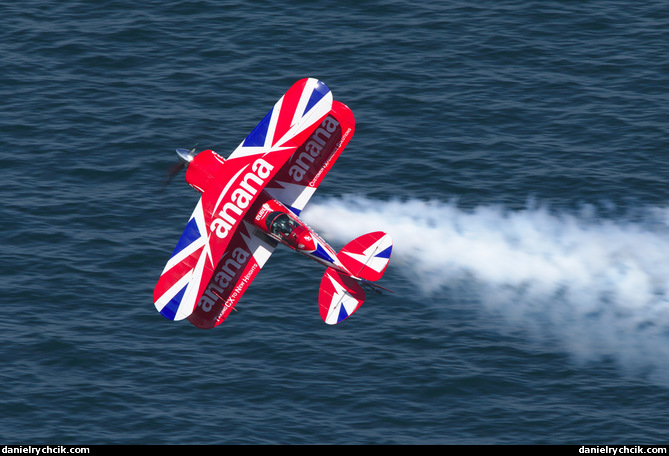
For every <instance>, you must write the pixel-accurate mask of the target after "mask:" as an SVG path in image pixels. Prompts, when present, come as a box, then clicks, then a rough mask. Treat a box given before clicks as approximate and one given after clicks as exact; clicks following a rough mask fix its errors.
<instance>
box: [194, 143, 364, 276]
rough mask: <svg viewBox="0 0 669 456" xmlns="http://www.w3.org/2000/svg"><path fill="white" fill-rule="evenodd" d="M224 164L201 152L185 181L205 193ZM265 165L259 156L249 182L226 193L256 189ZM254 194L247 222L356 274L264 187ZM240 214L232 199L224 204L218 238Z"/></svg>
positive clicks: (216, 230) (216, 225)
mask: <svg viewBox="0 0 669 456" xmlns="http://www.w3.org/2000/svg"><path fill="white" fill-rule="evenodd" d="M256 165H257V166H256ZM224 166H225V159H224V158H222V157H221V156H220V155H218V154H216V153H215V152H213V151H211V150H205V151H202V152H200V153H199V154H197V155H196V156H194V157H192V158H189V161H188V168H187V170H186V181H187V182H188V183H189V184H190V185H191V186H192V187H193V188H195V189H196V190H198V191H199V192H200V193H203V192H204V191H205V190H206V189H208V188H210V187H212V186H211V183H212V181H213V180H215V178H216V176H217V175H218V173H219V171H220V169H221V168H222V167H224ZM264 166H265V165H263V163H262V159H259V160H258V161H256V162H255V163H254V165H253V166H252V168H251V170H249V172H248V173H247V176H248V179H249V181H248V182H247V181H246V180H242V181H241V182H240V188H239V189H236V190H234V189H228V188H227V187H225V189H223V193H225V192H226V191H228V192H231V193H235V192H237V193H240V194H241V193H242V192H253V190H254V187H253V186H252V184H254V183H256V181H260V182H261V184H262V180H261V179H263V178H264V176H265V171H266V168H264ZM245 179H246V178H245ZM263 185H264V184H263ZM233 190H234V191H233ZM253 197H254V198H255V200H254V202H253V205H252V206H251V207H250V208H249V210H248V211H247V212H246V214H245V215H244V216H243V219H244V220H245V221H246V222H248V223H250V224H252V225H254V226H255V227H256V228H258V229H259V230H260V231H262V232H263V233H265V234H266V235H268V236H269V237H271V238H272V239H274V240H276V241H278V242H280V243H282V244H284V245H286V246H288V247H290V248H291V249H293V250H295V251H297V252H299V253H301V254H303V255H305V256H307V257H309V258H311V259H312V260H314V261H316V262H318V263H320V264H322V265H324V266H326V267H331V268H334V269H336V270H337V271H339V272H342V273H344V274H347V275H349V276H354V274H352V273H351V272H350V271H349V270H348V269H347V268H346V267H345V266H344V265H343V264H342V263H341V261H340V260H339V259H338V258H337V252H336V251H335V250H334V249H333V248H332V247H331V246H330V245H329V244H328V243H327V242H326V241H325V240H323V238H322V237H321V236H319V235H318V233H316V232H315V231H314V230H313V229H312V228H311V227H309V226H308V225H307V224H306V223H304V221H302V220H301V219H300V218H299V217H298V216H297V215H296V214H295V213H293V212H292V211H291V210H290V209H288V208H287V207H286V206H285V205H284V204H283V203H281V202H280V201H278V200H277V199H275V198H273V197H272V196H271V195H270V194H269V193H268V192H267V191H266V190H261V191H260V193H259V194H257V195H254V196H253ZM237 213H239V214H241V210H240V209H238V210H237V211H236V210H235V207H234V205H233V204H232V202H231V203H228V204H226V205H224V206H223V209H222V210H221V212H220V213H219V214H218V216H217V217H216V218H215V219H214V221H213V222H212V226H211V229H212V232H213V233H215V234H216V235H218V236H219V237H221V236H225V235H226V234H227V227H228V226H230V225H232V224H233V223H234V222H235V220H234V216H235V214H237ZM228 219H230V220H228Z"/></svg>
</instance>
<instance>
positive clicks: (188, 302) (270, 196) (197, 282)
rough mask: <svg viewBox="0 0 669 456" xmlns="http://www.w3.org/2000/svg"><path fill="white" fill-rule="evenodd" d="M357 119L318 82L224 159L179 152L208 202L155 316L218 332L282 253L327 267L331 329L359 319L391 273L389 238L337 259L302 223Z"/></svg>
mask: <svg viewBox="0 0 669 456" xmlns="http://www.w3.org/2000/svg"><path fill="white" fill-rule="evenodd" d="M354 130H355V120H354V117H353V114H352V112H351V110H350V109H349V108H348V107H347V106H346V105H345V104H343V103H340V102H338V101H335V100H333V96H332V92H331V91H330V89H329V88H328V87H327V86H326V85H325V84H324V83H323V82H321V81H319V80H317V79H313V78H305V79H301V80H299V81H297V82H296V83H295V84H293V86H292V87H291V88H290V89H289V90H288V91H287V92H286V93H285V94H284V95H283V96H282V97H281V98H280V99H279V101H277V102H276V104H275V105H274V107H273V108H272V109H271V110H270V111H269V112H268V113H267V115H266V116H265V117H264V118H263V119H262V120H261V121H260V123H259V124H258V125H257V126H256V127H255V128H254V129H253V130H252V131H251V133H250V134H249V135H248V136H247V137H246V138H245V139H244V140H243V141H242V142H241V144H240V145H239V146H238V147H237V148H236V149H235V150H234V151H233V152H232V154H230V156H229V157H228V158H227V159H224V158H223V157H221V156H220V155H219V154H217V153H215V152H214V151H212V150H204V151H201V152H199V153H196V152H195V149H194V148H193V149H191V150H185V149H177V154H178V156H179V158H180V160H181V163H182V164H183V167H185V168H186V173H185V174H186V176H185V177H186V181H187V182H188V183H189V184H190V185H191V186H192V187H193V188H195V189H196V190H198V191H199V192H201V193H202V195H201V197H200V199H199V201H198V202H197V205H196V206H195V209H194V211H193V213H192V215H191V217H190V219H189V220H188V223H186V226H185V228H184V231H183V233H182V234H181V237H180V238H179V240H178V242H177V245H176V247H175V248H174V251H173V252H172V255H171V257H170V258H169V260H168V261H167V264H166V265H165V268H164V269H163V272H162V274H161V276H160V278H159V280H158V283H157V284H156V287H155V289H154V294H153V298H154V303H155V306H156V308H157V310H158V311H159V312H160V314H162V315H163V316H164V317H166V318H168V319H170V320H183V319H188V320H189V321H190V322H191V323H192V324H193V325H195V326H197V327H199V328H213V327H215V326H218V325H219V324H221V323H222V322H223V321H224V320H225V319H226V318H227V317H228V316H229V315H230V312H231V311H232V310H233V309H234V308H235V306H236V305H237V303H238V302H239V300H240V299H241V297H242V296H243V295H244V293H245V292H246V290H247V289H248V288H249V286H250V285H251V283H252V281H253V279H254V278H255V277H256V275H257V274H258V272H259V271H260V269H261V268H262V267H263V266H264V265H265V264H266V262H267V260H268V259H269V257H270V255H272V252H273V251H274V249H275V248H276V247H277V246H278V245H279V244H283V245H286V246H288V247H290V248H291V249H293V250H295V251H297V252H299V253H301V254H303V255H305V256H307V257H309V258H311V259H313V260H315V261H317V262H319V263H321V264H322V265H324V266H325V268H326V269H325V273H324V275H323V277H322V279H321V284H320V290H319V297H318V305H319V309H320V315H321V317H322V319H323V320H324V321H325V323H327V324H336V323H339V322H341V321H342V320H344V319H345V318H347V317H348V316H350V315H351V314H353V312H355V311H356V310H357V309H358V308H359V307H360V306H361V305H362V303H363V302H364V300H365V289H373V290H375V291H380V290H382V289H383V290H385V288H383V287H380V286H379V285H377V284H375V283H374V282H376V281H378V280H379V279H380V278H381V277H382V276H383V273H384V272H385V269H386V267H387V266H388V262H389V260H390V254H391V250H392V240H391V238H390V236H389V235H388V234H386V233H384V232H382V231H377V232H372V233H367V234H364V235H362V236H360V237H358V238H357V239H355V240H353V241H351V242H350V243H348V244H346V245H345V246H344V247H343V248H342V249H341V250H339V251H338V252H337V251H335V250H334V249H333V248H332V247H331V246H330V245H329V244H328V243H327V242H325V241H324V240H323V239H322V238H321V237H320V236H319V235H318V234H317V233H316V232H315V231H314V230H313V229H312V228H311V227H309V226H308V225H307V224H306V223H304V221H302V220H301V219H300V218H299V215H300V213H301V212H302V210H303V209H304V207H305V205H306V204H307V203H308V201H309V199H310V198H311V197H312V195H313V194H314V192H315V191H316V189H317V188H318V186H319V185H320V184H321V182H322V181H323V178H324V177H325V176H326V174H327V173H328V171H329V170H330V169H331V168H332V165H333V164H334V163H335V161H336V160H337V158H338V157H339V155H340V154H341V152H342V150H343V149H344V148H345V147H346V145H347V144H348V142H349V141H350V140H351V137H352V135H353V132H354Z"/></svg>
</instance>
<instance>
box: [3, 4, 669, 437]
mask: <svg viewBox="0 0 669 456" xmlns="http://www.w3.org/2000/svg"><path fill="white" fill-rule="evenodd" d="M0 38H1V39H0V63H1V65H0V68H1V69H0V169H1V170H2V185H1V186H0V199H1V201H2V205H1V206H0V207H1V215H2V222H1V223H2V230H1V231H0V233H1V235H2V238H1V239H0V240H1V241H2V242H1V249H0V278H1V281H0V287H1V288H0V363H1V365H0V442H2V443H3V444H72V445H83V444H656V445H658V444H659V445H662V444H667V443H668V441H669V440H668V437H667V436H668V429H669V412H668V411H667V403H669V203H668V202H669V191H668V190H667V180H669V157H668V152H669V150H668V149H669V123H667V120H668V119H669V108H667V106H668V105H669V59H668V58H667V56H668V55H669V5H668V4H667V3H666V2H664V1H659V0H650V1H645V2H623V1H616V0H593V1H583V2H575V1H567V0H565V1H523V2H520V1H502V2H492V1H482V2H475V3H472V2H460V1H444V2H423V4H421V3H420V2H419V3H418V4H416V2H408V1H404V0H397V1H369V2H351V1H339V2H331V1H324V2H306V1H295V2H291V4H290V5H287V4H286V5H282V4H276V3H275V2H268V1H250V2H241V3H238V2H227V1H221V2H218V1H213V0H199V1H171V0H168V1H161V2H157V1H145V2H129V1H122V0H117V1H109V2H87V1H83V0H72V1H68V2H57V1H45V0H41V1H34V0H33V1H22V2H13V3H10V2H3V3H2V4H0ZM302 77H317V78H319V79H321V80H322V81H324V82H325V83H326V84H327V85H328V86H329V87H330V89H331V90H332V91H333V93H334V96H335V99H338V100H340V101H342V102H344V103H346V104H347V105H348V106H349V107H350V108H351V109H352V111H353V113H354V115H355V116H356V132H355V135H354V137H353V139H352V141H351V142H350V144H349V146H348V147H347V149H346V150H345V151H344V153H343V154H342V156H341V157H340V159H339V160H338V162H337V164H336V166H335V167H334V168H333V170H332V171H331V173H330V174H329V175H328V177H327V178H326V179H325V181H324V183H323V184H322V186H321V187H320V188H319V190H318V192H317V193H316V195H315V196H314V198H313V199H312V202H311V203H310V204H309V206H308V207H307V209H306V210H305V212H304V213H303V216H304V217H303V218H304V219H305V220H306V221H307V222H308V223H309V224H310V225H312V226H313V227H314V228H316V229H317V231H319V232H320V233H321V234H322V235H323V236H324V237H325V238H326V239H328V240H329V241H330V242H331V243H332V244H333V246H335V247H340V246H342V245H343V244H345V243H346V242H347V241H348V240H350V239H351V238H353V237H355V236H357V235H359V234H362V233H364V232H366V231H368V230H377V229H380V230H386V231H387V232H389V233H390V234H391V235H392V236H393V239H394V242H395V247H394V251H393V257H392V259H391V263H390V267H389V269H388V271H387V273H386V276H385V277H384V279H383V280H382V282H381V284H382V285H384V286H386V287H388V288H390V289H392V290H393V291H394V293H392V294H385V295H371V296H369V297H368V299H367V301H366V302H365V304H364V305H363V306H362V308H361V309H360V310H359V311H358V312H357V313H356V314H355V315H354V316H353V317H351V318H350V319H348V320H346V321H345V322H343V323H342V324H340V325H337V326H328V325H325V324H324V323H323V322H322V321H321V319H320V316H319V313H318V308H317V296H318V286H319V282H320V278H321V275H322V272H323V271H322V268H321V267H319V266H318V265H316V264H315V263H311V262H309V261H308V260H306V259H303V258H302V257H300V256H299V255H296V254H294V253H293V252H291V251H288V250H287V249H281V248H279V249H277V251H276V252H275V254H274V255H273V256H272V258H271V259H270V261H269V263H268V264H267V265H266V267H265V268H264V269H263V271H262V272H261V274H259V276H258V278H257V279H256V282H255V283H254V286H253V287H252V288H251V289H250V290H249V291H248V292H247V294H246V295H245V297H244V299H243V301H242V302H241V303H240V304H239V306H238V307H237V310H238V312H236V313H233V315H231V317H230V318H228V320H226V321H225V322H224V323H223V324H222V325H221V326H219V327H217V328H215V329H213V330H207V331H203V330H199V329H197V328H195V327H193V326H192V325H190V324H189V323H188V322H170V321H168V320H166V319H164V318H163V317H161V316H160V315H159V314H158V313H157V312H156V311H155V308H154V305H153V302H152V291H153V287H154V285H155V283H156V281H157V279H158V277H159V275H160V272H161V271H162V268H163V266H164V264H165V262H166V260H167V258H168V257H169V255H170V253H171V251H172V249H173V247H174V245H175V243H176V241H177V240H178V237H179V234H180V233H181V230H182V229H183V226H184V225H185V223H186V221H187V220H188V217H189V216H190V214H191V212H192V208H193V206H194V205H195V203H196V201H197V199H198V194H197V192H195V191H194V190H193V189H191V188H190V187H189V186H188V185H187V184H186V183H185V181H184V180H183V176H179V177H177V178H176V179H175V180H173V181H172V182H171V183H169V184H168V185H164V184H165V175H166V171H167V170H168V169H169V167H170V166H172V165H173V164H174V163H175V160H176V155H175V154H174V149H175V148H177V147H190V146H192V145H193V144H194V143H197V144H198V148H201V149H205V148H211V149H214V150H216V151H217V152H219V153H220V154H221V155H223V156H226V155H227V154H228V153H230V152H231V151H232V150H233V149H234V148H235V147H236V146H237V145H238V144H239V142H240V141H241V140H242V139H243V138H244V137H245V136H246V134H248V132H250V130H251V129H252V128H253V127H254V126H255V124H256V123H257V122H258V121H259V120H260V119H261V118H262V116H264V114H265V113H266V112H267V111H268V110H269V108H270V107H271V106H272V105H273V104H274V102H275V101H276V100H277V99H278V98H279V97H280V96H281V94H283V92H284V91H285V90H286V89H287V88H288V87H290V85H291V84H292V83H293V82H294V81H296V80H297V79H300V78H302Z"/></svg>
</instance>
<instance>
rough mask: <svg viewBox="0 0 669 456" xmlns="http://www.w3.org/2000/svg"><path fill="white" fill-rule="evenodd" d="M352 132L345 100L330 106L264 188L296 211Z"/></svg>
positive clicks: (303, 205)
mask: <svg viewBox="0 0 669 456" xmlns="http://www.w3.org/2000/svg"><path fill="white" fill-rule="evenodd" d="M354 132H355V118H354V117H353V113H352V112H351V110H350V109H349V108H348V106H346V105H345V104H343V103H341V102H339V101H336V100H335V101H333V102H332V109H331V110H330V112H328V113H327V115H326V116H325V117H324V118H323V120H322V121H321V123H320V124H319V125H318V126H317V127H316V129H315V130H313V131H312V132H311V135H309V137H308V138H306V139H305V140H304V142H303V143H302V144H301V145H300V147H298V148H297V150H296V151H295V153H294V154H293V156H292V157H291V158H290V160H289V161H288V162H287V163H286V164H285V165H283V168H282V169H281V170H280V171H279V172H278V173H277V175H276V177H275V178H274V180H273V181H272V182H271V183H270V184H269V185H268V186H267V187H266V188H265V190H266V191H267V192H268V193H269V194H270V195H272V197H273V198H275V199H277V200H278V201H281V202H282V203H283V204H284V205H286V207H288V208H289V209H290V210H291V211H293V213H295V214H296V215H299V214H300V212H301V211H302V209H304V207H305V206H306V204H307V202H309V199H310V198H311V196H312V195H313V194H314V192H315V191H316V189H317V188H318V186H319V185H320V184H321V182H322V180H323V178H324V177H325V175H326V174H327V173H328V171H330V169H331V168H332V165H334V163H335V161H337V158H339V155H340V154H341V152H342V151H343V150H344V148H345V147H346V145H347V144H348V142H349V141H350V140H351V137H352V136H353V133H354Z"/></svg>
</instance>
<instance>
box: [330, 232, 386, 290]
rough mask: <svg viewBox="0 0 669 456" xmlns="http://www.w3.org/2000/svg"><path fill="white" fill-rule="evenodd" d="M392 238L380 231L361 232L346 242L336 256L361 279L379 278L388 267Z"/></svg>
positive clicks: (374, 279) (372, 279)
mask: <svg viewBox="0 0 669 456" xmlns="http://www.w3.org/2000/svg"><path fill="white" fill-rule="evenodd" d="M392 249H393V240H392V238H391V237H390V235H389V234H386V233H384V232H382V231H375V232H373V233H367V234H363V235H362V236H360V237H359V238H356V239H354V240H352V241H351V242H349V243H348V244H346V245H345V246H344V248H343V249H341V251H340V252H339V253H338V254H337V258H339V261H341V262H342V264H343V265H344V266H346V268H347V269H348V270H349V271H351V272H352V273H353V274H355V276H356V277H360V278H361V279H365V280H369V281H372V282H374V281H376V280H379V279H380V278H381V277H382V276H383V273H384V272H385V271H386V267H388V262H389V261H390V253H391V252H392Z"/></svg>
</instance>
